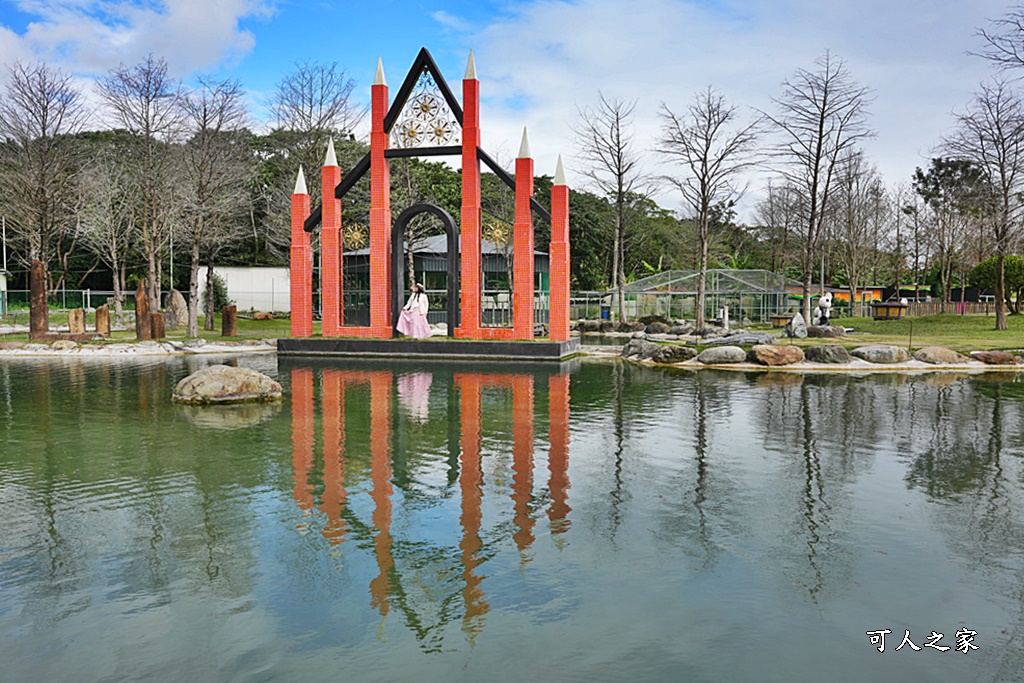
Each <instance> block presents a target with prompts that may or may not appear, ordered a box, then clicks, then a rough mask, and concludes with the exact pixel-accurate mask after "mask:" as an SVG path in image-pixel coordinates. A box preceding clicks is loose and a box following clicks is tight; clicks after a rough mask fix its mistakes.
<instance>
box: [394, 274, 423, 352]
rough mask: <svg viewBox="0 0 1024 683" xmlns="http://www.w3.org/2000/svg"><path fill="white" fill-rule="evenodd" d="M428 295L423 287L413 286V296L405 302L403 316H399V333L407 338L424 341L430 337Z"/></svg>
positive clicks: (419, 285)
mask: <svg viewBox="0 0 1024 683" xmlns="http://www.w3.org/2000/svg"><path fill="white" fill-rule="evenodd" d="M428 307H429V306H428V304H427V295H426V293H425V292H424V291H423V285H421V284H419V283H417V284H414V285H413V286H412V294H410V295H409V300H408V301H407V302H405V306H404V307H403V308H402V313H401V315H399V316H398V331H399V332H401V333H402V334H404V335H406V336H407V337H416V338H417V339H423V338H424V337H429V336H430V325H429V324H428V323H427V309H428Z"/></svg>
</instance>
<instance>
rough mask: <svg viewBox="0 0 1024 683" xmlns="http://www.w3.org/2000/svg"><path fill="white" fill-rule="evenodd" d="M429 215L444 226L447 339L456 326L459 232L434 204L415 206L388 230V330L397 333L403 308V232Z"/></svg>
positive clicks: (457, 314)
mask: <svg viewBox="0 0 1024 683" xmlns="http://www.w3.org/2000/svg"><path fill="white" fill-rule="evenodd" d="M421 213H429V214H431V215H433V216H434V217H436V218H437V219H439V220H440V221H441V223H442V225H444V232H445V235H446V236H447V238H448V240H447V244H448V287H447V289H448V306H447V311H448V321H447V325H448V336H449V337H454V336H455V328H456V327H458V326H459V229H458V227H457V226H456V225H455V219H454V218H452V217H451V214H449V213H448V212H447V211H445V210H444V209H442V208H441V207H439V206H434V205H433V204H414V205H413V206H410V207H409V208H408V209H406V210H405V211H403V212H402V213H401V214H399V216H398V218H397V219H396V220H395V224H394V226H393V227H392V228H391V328H392V330H393V334H397V332H398V330H397V329H396V328H395V326H396V325H397V324H398V316H399V314H400V313H401V312H402V306H403V305H405V301H404V299H405V296H404V295H405V228H406V226H407V225H408V224H409V221H410V220H412V219H413V217H415V216H418V215H419V214H421Z"/></svg>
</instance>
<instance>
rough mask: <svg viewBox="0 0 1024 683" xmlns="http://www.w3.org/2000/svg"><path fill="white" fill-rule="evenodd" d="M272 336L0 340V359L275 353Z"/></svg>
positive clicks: (274, 343)
mask: <svg viewBox="0 0 1024 683" xmlns="http://www.w3.org/2000/svg"><path fill="white" fill-rule="evenodd" d="M276 352H277V340H276V339H251V340H246V341H237V342H232V341H215V342H213V341H206V340H205V339H189V340H187V341H162V342H157V341H142V342H124V343H89V342H75V341H71V340H67V339H64V340H60V341H55V342H52V343H47V344H43V343H37V342H0V358H11V357H33V358H35V357H53V356H70V357H81V358H129V357H135V356H186V355H192V354H218V353H276Z"/></svg>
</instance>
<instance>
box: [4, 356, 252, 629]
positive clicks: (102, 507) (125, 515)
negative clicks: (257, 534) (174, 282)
mask: <svg viewBox="0 0 1024 683" xmlns="http://www.w3.org/2000/svg"><path fill="white" fill-rule="evenodd" d="M185 374H187V372H186V368H185V366H184V365H183V364H182V363H178V362H175V361H166V360H164V359H161V360H160V361H159V362H153V361H151V360H133V361H129V362H123V363H111V362H109V360H103V361H91V360H87V359H83V360H79V359H61V360H50V359H47V360H44V361H38V362H36V361H28V362H24V361H19V363H18V364H16V365H8V364H6V363H0V440H2V441H3V443H4V444H5V448H3V449H0V500H5V502H6V499H7V498H8V496H11V495H15V496H17V502H16V503H14V505H13V507H11V508H9V509H11V510H16V511H17V512H16V514H13V515H6V514H5V515H3V518H2V519H0V536H2V537H3V538H4V540H5V545H9V546H10V547H18V548H23V549H24V552H19V553H18V556H19V560H18V561H19V563H25V564H24V565H23V566H22V567H21V568H20V569H19V574H22V575H23V576H25V577H29V578H30V580H29V581H28V582H27V583H25V584H24V587H21V588H14V587H11V590H13V591H18V590H23V591H25V595H24V598H23V599H24V600H25V602H26V607H25V614H27V615H32V616H31V618H33V619H38V620H40V623H41V624H42V626H41V627H40V628H41V632H46V633H51V632H54V631H55V628H54V622H55V621H56V622H59V621H61V620H63V619H64V618H70V617H72V616H74V615H75V614H79V613H83V612H86V613H87V612H88V610H91V609H101V608H102V605H96V604H94V603H93V598H92V595H93V594H92V592H91V591H90V590H89V589H90V588H91V587H92V585H93V584H94V583H95V582H96V581H97V580H101V581H104V582H106V585H108V586H111V587H116V592H115V595H116V596H122V595H123V596H137V595H151V596H152V604H154V605H157V604H164V605H166V604H170V603H171V602H172V597H173V595H175V594H180V593H175V590H178V591H180V590H181V589H184V590H185V591H188V592H193V591H200V590H201V591H203V592H207V593H212V594H214V595H217V596H222V597H236V596H238V595H243V594H248V593H249V592H250V590H251V583H252V579H251V574H250V571H249V569H250V567H251V566H252V564H253V559H252V555H253V550H252V548H253V544H251V543H250V542H249V539H248V536H249V533H248V532H249V529H250V519H251V515H249V514H248V513H247V512H246V511H245V508H246V504H247V498H246V494H245V492H246V491H248V490H249V489H250V487H252V486H253V485H254V483H255V482H256V480H258V478H259V476H260V473H259V472H260V468H261V464H262V461H261V460H260V459H259V458H254V457H252V450H248V449H246V448H245V447H244V446H243V447H242V450H243V452H244V457H237V455H238V452H239V446H238V445H237V444H236V442H237V441H238V435H237V433H236V434H224V433H222V432H218V431H209V430H201V429H200V430H197V429H194V428H192V427H191V425H190V423H189V422H188V420H187V419H186V418H184V417H183V416H181V415H180V414H179V413H177V412H176V411H174V410H173V407H172V406H171V405H170V403H169V400H168V397H169V395H170V386H171V385H173V383H174V381H176V379H180V377H182V376H184V375H185ZM5 383H6V386H5ZM7 396H9V397H10V400H9V401H7V398H6V397H7ZM5 405H6V408H7V413H6V415H7V417H6V418H5V416H4V407H5ZM262 434H263V427H257V428H254V429H253V430H252V432H251V435H250V438H254V439H258V438H261V436H262ZM11 468H13V469H11ZM8 471H12V472H16V473H17V474H16V476H13V477H8V476H7V472H8ZM23 494H24V495H23ZM5 507H6V506H5ZM7 569H8V567H3V572H2V573H4V574H6V572H7ZM14 595H17V593H14ZM15 599H22V598H15Z"/></svg>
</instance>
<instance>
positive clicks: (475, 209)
mask: <svg viewBox="0 0 1024 683" xmlns="http://www.w3.org/2000/svg"><path fill="white" fill-rule="evenodd" d="M479 147H480V81H479V80H477V77H476V66H475V64H474V62H473V53H472V52H470V54H469V65H468V66H467V68H466V77H465V78H464V79H463V81H462V220H461V225H460V226H459V249H460V252H461V254H460V257H459V258H460V259H461V262H460V271H461V273H460V287H461V290H462V310H461V324H460V326H459V328H458V329H457V330H456V336H459V337H467V338H470V339H475V338H477V337H478V336H479V333H480V314H481V313H480V299H481V292H482V291H483V283H482V282H481V280H482V278H483V271H482V267H481V263H480V259H481V256H480V247H481V239H482V236H481V225H480V160H479V159H478V158H477V148H479ZM449 324H451V323H449Z"/></svg>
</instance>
